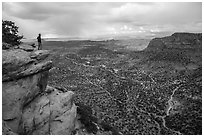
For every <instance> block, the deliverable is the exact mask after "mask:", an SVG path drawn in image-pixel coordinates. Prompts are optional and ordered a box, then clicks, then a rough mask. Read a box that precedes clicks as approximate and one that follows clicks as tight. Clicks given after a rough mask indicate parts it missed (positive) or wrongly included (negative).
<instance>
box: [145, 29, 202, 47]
mask: <svg viewBox="0 0 204 137" xmlns="http://www.w3.org/2000/svg"><path fill="white" fill-rule="evenodd" d="M172 48H174V49H201V48H202V34H201V33H174V34H172V35H171V36H167V37H163V38H154V39H152V40H151V41H150V43H149V45H148V46H147V48H146V49H145V50H146V51H148V50H154V51H160V50H165V49H172Z"/></svg>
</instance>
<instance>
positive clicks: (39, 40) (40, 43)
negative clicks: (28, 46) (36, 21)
mask: <svg viewBox="0 0 204 137" xmlns="http://www.w3.org/2000/svg"><path fill="white" fill-rule="evenodd" d="M37 40H38V50H41V49H42V41H41V34H39V35H38V37H37Z"/></svg>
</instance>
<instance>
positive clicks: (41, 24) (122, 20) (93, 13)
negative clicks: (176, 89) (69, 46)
mask: <svg viewBox="0 0 204 137" xmlns="http://www.w3.org/2000/svg"><path fill="white" fill-rule="evenodd" d="M2 9H3V11H2V16H3V20H11V21H14V22H15V23H16V25H17V26H19V32H20V34H23V35H24V37H26V38H36V37H37V35H38V33H41V34H42V36H43V37H44V38H45V37H47V38H48V37H52V38H54V37H82V38H96V37H105V36H106V37H113V38H114V37H118V36H120V37H121V36H133V37H144V38H145V37H157V36H162V35H166V34H171V33H174V32H202V3H201V2H200V3H177V2H176V3H70V2H67V3H48V2H47V3H46V2H45V3H41V2H36V3H35V2H34V3H28V2H27V3H22V2H18V3H7V2H4V3H3V7H2Z"/></svg>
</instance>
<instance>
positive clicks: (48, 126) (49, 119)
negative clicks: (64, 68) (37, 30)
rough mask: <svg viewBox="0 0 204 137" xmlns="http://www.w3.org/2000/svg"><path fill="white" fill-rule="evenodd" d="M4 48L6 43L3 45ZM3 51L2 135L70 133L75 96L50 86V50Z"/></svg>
mask: <svg viewBox="0 0 204 137" xmlns="http://www.w3.org/2000/svg"><path fill="white" fill-rule="evenodd" d="M4 45H5V44H4ZM5 49H6V50H2V128H3V130H2V132H3V133H2V134H41V135H42V134H58V135H59V134H71V133H72V131H73V130H74V129H75V127H76V125H75V124H76V118H77V113H76V110H77V109H76V106H75V104H74V103H73V98H74V93H73V92H72V91H67V92H65V93H63V91H60V90H58V89H55V88H53V87H50V86H47V80H48V75H49V74H48V73H49V69H50V68H51V67H52V62H51V61H49V60H47V57H48V56H49V51H46V50H36V48H35V46H32V45H25V44H24V45H20V46H19V47H18V48H17V49H15V48H13V49H9V48H5Z"/></svg>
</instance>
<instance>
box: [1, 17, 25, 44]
mask: <svg viewBox="0 0 204 137" xmlns="http://www.w3.org/2000/svg"><path fill="white" fill-rule="evenodd" d="M22 38H23V36H20V35H18V27H17V26H16V25H15V23H14V22H12V21H7V20H5V21H4V20H2V42H5V43H8V44H11V45H12V46H16V45H19V44H20V43H21V41H20V40H21V39H22Z"/></svg>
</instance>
